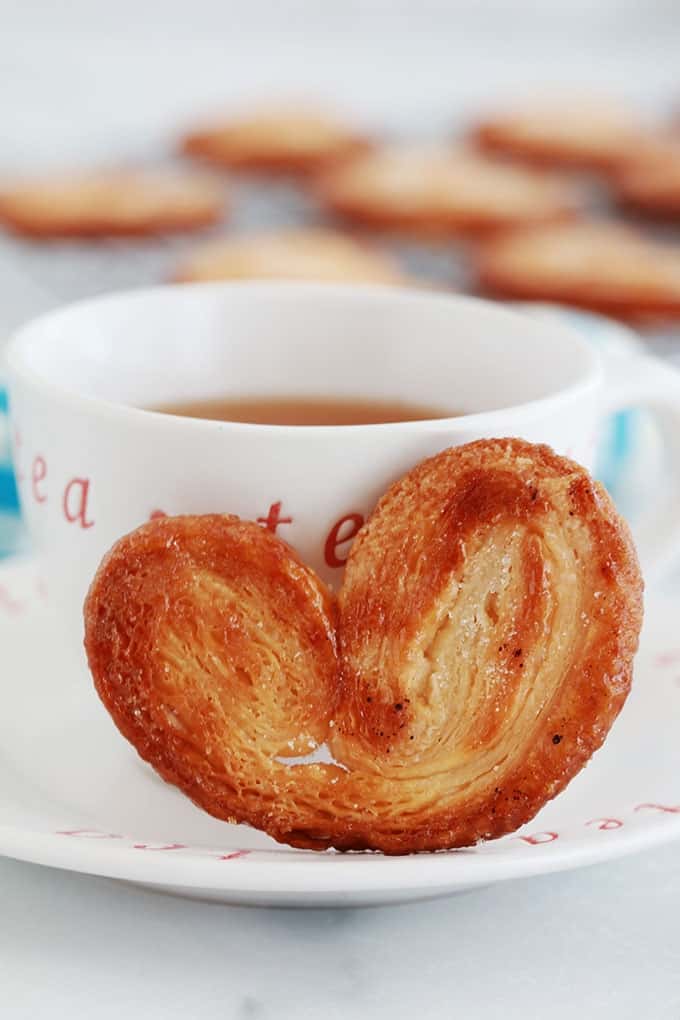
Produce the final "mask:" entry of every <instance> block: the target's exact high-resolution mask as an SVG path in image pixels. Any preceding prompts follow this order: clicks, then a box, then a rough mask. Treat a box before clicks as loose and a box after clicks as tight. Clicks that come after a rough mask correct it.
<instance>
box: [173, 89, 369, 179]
mask: <svg viewBox="0 0 680 1020" xmlns="http://www.w3.org/2000/svg"><path fill="white" fill-rule="evenodd" d="M369 144H370V143H369V140H368V138H366V137H365V136H364V135H362V134H361V133H360V132H358V131H356V130H355V129H354V128H352V127H351V126H350V125H348V124H346V123H345V122H344V121H343V120H342V119H340V117H338V116H337V115H335V114H334V113H332V112H329V111H323V110H317V109H313V108H310V107H306V106H304V105H298V106H294V105H291V106H280V107H274V106H272V107H265V108H259V109H254V110H253V111H252V112H251V113H244V114H241V115H235V116H233V117H225V118H224V119H222V120H218V121H216V122H214V123H212V124H207V125H206V126H205V127H204V128H203V129H199V130H197V131H194V132H191V133H190V134H188V135H186V137H185V138H184V139H183V141H182V151H183V152H185V153H188V154H189V155H191V156H200V157H201V158H203V159H207V160H209V161H210V162H212V163H217V164H219V165H221V166H226V167H234V168H237V169H243V170H260V171H267V172H270V173H284V174H309V173H316V172H317V171H319V170H320V169H322V168H323V167H326V166H328V165H332V164H334V163H336V162H338V161H339V160H343V159H345V158H346V157H347V156H349V155H353V154H355V153H357V152H360V151H362V150H363V149H366V148H367V147H368V146H369Z"/></svg>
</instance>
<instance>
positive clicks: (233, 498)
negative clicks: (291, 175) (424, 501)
mask: <svg viewBox="0 0 680 1020" xmlns="http://www.w3.org/2000/svg"><path fill="white" fill-rule="evenodd" d="M8 364H9V373H10V374H9V379H10V409H11V416H12V422H13V433H14V455H15V462H16V467H17V473H18V479H19V489H20V493H21V500H22V504H23V509H24V513H25V516H26V520H27V522H28V527H29V531H30V534H31V536H32V538H33V542H34V546H35V548H36V549H37V551H38V552H39V554H40V555H41V556H42V557H43V560H44V569H45V572H46V578H47V583H48V591H49V593H50V597H51V599H52V601H53V602H54V604H55V605H56V606H58V607H59V610H60V611H61V612H63V613H64V614H65V615H66V616H67V617H68V618H69V620H70V623H71V625H72V626H73V627H74V628H78V630H79V631H80V630H81V629H82V627H81V623H80V613H81V607H82V602H83V598H84V596H85V593H86V591H87V588H88V586H89V584H90V581H91V579H92V576H93V574H94V572H95V570H96V568H97V565H98V564H99V561H100V560H101V558H102V556H103V555H104V553H105V552H106V551H107V549H108V548H109V547H110V546H111V545H112V543H113V542H115V541H116V539H118V538H119V537H120V536H121V535H123V534H125V533H126V532H128V531H130V530H132V529H133V528H135V527H137V525H139V524H141V523H142V522H144V521H146V520H148V519H149V518H150V517H151V516H152V515H153V514H154V513H158V512H164V513H167V514H181V513H207V512H225V513H226V512H229V513H234V514H238V515H240V516H241V517H244V518H249V519H257V520H260V521H261V522H262V524H263V526H265V527H269V528H271V529H272V530H276V533H277V534H278V535H280V536H281V537H282V538H284V539H286V540H287V541H288V542H290V543H291V544H292V545H293V546H295V547H296V548H297V549H298V550H299V552H300V553H301V555H302V557H303V558H304V559H305V560H306V562H308V563H309V564H310V565H311V566H312V567H314V568H315V569H316V570H317V571H318V572H319V574H320V575H321V576H322V577H323V578H324V579H325V580H326V581H329V582H330V583H331V584H334V585H337V584H338V583H339V581H340V579H341V575H342V567H343V564H344V562H345V560H346V557H347V553H348V550H349V547H350V544H351V540H352V538H353V536H354V535H355V534H356V531H357V530H358V527H359V525H360V524H361V522H362V521H363V519H364V518H365V517H366V515H367V514H368V513H369V512H370V511H371V509H372V507H373V506H374V504H375V502H376V500H377V499H378V497H379V496H380V495H381V493H383V492H384V490H385V489H386V487H387V486H388V485H389V484H390V482H392V481H393V480H394V479H395V478H397V477H399V476H400V475H401V474H403V473H404V472H405V471H407V470H408V469H409V468H411V467H412V466H413V465H414V464H416V463H417V462H418V461H419V460H421V459H422V458H423V457H426V456H428V455H430V454H433V453H436V452H437V451H439V450H442V449H444V448H446V447H448V446H452V445H456V444H460V443H466V442H468V441H469V440H472V439H479V438H482V437H491V436H510V435H512V436H521V437H523V438H525V439H528V440H531V441H534V442H539V441H540V442H545V443H548V444H550V445H551V446H552V447H554V449H555V450H557V451H558V452H559V453H564V454H568V455H569V456H571V457H573V458H575V459H576V460H578V461H580V462H581V463H583V464H585V465H586V466H587V467H591V468H592V461H593V455H594V448H595V438H596V435H597V430H598V423H599V422H600V421H601V418H602V415H603V414H605V413H610V412H612V411H613V410H616V409H620V408H622V407H624V406H630V405H633V404H646V405H653V406H654V407H656V408H657V409H658V410H659V411H660V412H661V417H662V422H663V424H664V425H665V426H666V431H667V434H668V438H669V442H670V443H672V444H674V445H673V446H672V452H673V456H674V461H673V472H674V474H673V485H674V491H673V493H672V494H671V500H670V501H666V504H667V505H665V506H664V507H662V508H661V509H660V510H659V511H658V512H656V513H655V515H654V520H653V521H648V522H647V528H646V533H645V534H644V535H642V536H641V541H642V551H643V558H644V560H645V561H646V562H647V564H648V565H649V564H657V563H659V562H664V561H665V560H666V559H667V558H668V556H669V555H670V554H671V553H673V554H674V553H675V552H676V551H677V550H678V548H679V547H680V534H679V531H680V521H678V519H677V518H678V514H677V509H678V501H677V495H676V494H677V491H678V485H677V483H678V477H679V471H680V449H679V443H680V440H679V439H678V437H680V376H678V375H676V374H675V373H673V372H672V371H671V370H670V369H667V368H666V367H665V366H663V365H662V364H661V363H659V362H657V361H655V360H653V359H651V358H644V357H640V356H637V355H636V356H634V357H633V358H625V359H622V361H621V364H620V365H619V367H618V370H617V372H616V373H615V375H616V378H610V377H609V376H610V375H611V373H607V372H605V371H603V368H602V365H601V363H600V361H599V358H598V356H597V355H596V354H595V352H594V351H593V350H592V349H591V348H590V347H589V346H588V345H587V344H586V343H585V342H584V341H583V340H582V339H581V338H580V337H579V336H578V335H576V334H575V333H572V332H571V330H570V329H569V328H567V327H565V326H562V325H560V324H558V323H553V322H548V321H541V320H537V319H533V318H531V317H529V316H526V315H524V314H522V313H520V312H517V311H511V310H508V309H506V308H503V307H500V306H498V305H494V304H491V303H487V302H483V301H478V300H474V299H471V298H463V297H453V296H445V295H441V294H435V293H425V292H415V291H413V292H410V291H399V290H395V289H390V288H379V287H376V288H373V287H371V288H368V287H366V288H348V287H339V286H322V285H318V284H272V283H239V284H215V285H213V284H208V285H195V286H187V285H183V286H179V287H163V288H158V289H154V290H144V291H135V292H132V293H126V294H120V295H113V296H111V297H105V298H100V299H97V300H94V301H87V302H84V303H80V304H76V305H73V306H71V307H68V308H65V309H63V310H61V311H57V312H55V313H53V314H50V315H47V316H44V317H43V318H41V319H38V320H36V321H35V322H33V323H31V324H30V325H28V326H26V327H25V328H24V329H22V330H21V332H20V333H19V334H18V335H17V336H16V337H15V338H14V340H13V342H12V343H11V345H10V348H9V353H8ZM226 395H229V396H237V395H241V396H248V397H251V396H255V395H261V396H277V395H278V396H303V395H308V396H313V397H319V396H326V395H327V396H331V397H339V396H340V397H347V398H349V397H354V398H378V399H381V400H397V401H408V402H411V403H417V404H422V405H429V406H432V407H442V408H450V409H452V411H455V412H463V414H462V416H458V417H450V418H444V419H440V420H432V421H411V422H403V423H397V424H386V425H358V426H338V427H333V426H331V427H329V426H302V427H295V426H292V427H291V426H276V425H248V424H238V423H225V422H213V421H205V420H196V419H192V418H185V417H173V416H170V415H165V414H160V413H156V412H153V411H149V410H146V408H149V407H154V406H159V405H161V406H162V405H164V404H171V403H173V402H180V401H190V400H197V399H209V398H214V397H220V396H226Z"/></svg>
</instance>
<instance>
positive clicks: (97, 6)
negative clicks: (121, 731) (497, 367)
mask: <svg viewBox="0 0 680 1020" xmlns="http://www.w3.org/2000/svg"><path fill="white" fill-rule="evenodd" d="M570 83H571V84H572V85H573V84H578V85H579V86H581V87H584V86H588V85H590V86H595V87H599V88H601V89H604V90H608V91H611V92H614V93H618V94H621V95H624V96H628V97H630V98H631V99H634V100H636V101H638V102H639V103H640V104H642V105H643V106H646V107H648V108H649V109H651V110H653V111H659V112H661V111H665V110H669V109H671V108H672V107H673V106H676V107H677V108H680V5H679V4H678V2H677V0H648V2H644V0H639V2H633V0H622V2H616V0H604V2H599V3H598V2H597V0H564V2H559V3H557V2H552V3H551V2H543V3H538V2H534V3H529V2H524V0H523V2H517V3H512V2H507V3H503V2H501V0H495V2H491V0H482V2H477V3H473V2H472V0H470V2H468V3H442V2H440V3H436V2H433V0H420V2H417V0H411V2H407V0H401V2H393V3H389V2H386V0H385V2H375V0H374V2H364V3H360V2H357V0H344V2H337V3H336V2H333V3H326V2H321V0H318V2H316V3H312V2H306V3H302V2H298V3H294V2H291V0H282V2H278V3H273V2H269V3H265V2H263V0H251V2H234V0H222V2H217V0H215V2H208V0H191V2H190V0H184V2H181V3H180V2H178V0H166V2H161V0H156V2H153V3H144V2H142V0H137V2H133V0H116V2H115V3H114V2H111V3H107V4H102V3H95V2H87V0H77V2H71V3H69V2H68V0H61V2H59V3H55V2H53V0H45V2H43V3H38V2H37V0H23V2H22V0H1V2H0V175H1V174H2V173H3V172H9V171H11V170H13V169H15V168H16V167H23V168H28V169H31V170H35V171H40V170H41V169H44V167H45V166H47V165H50V164H55V165H56V164H66V163H68V162H72V161H74V160H76V159H80V158H83V157H92V158H97V159H98V158H109V157H110V155H111V152H112V151H115V152H116V153H117V154H121V153H125V154H127V153H130V154H140V155H142V156H143V155H144V154H145V153H146V152H156V151H158V148H159V146H162V145H163V144H165V143H166V142H167V143H170V142H171V141H172V139H173V138H174V137H175V134H176V132H177V130H178V127H180V126H181V125H182V123H183V122H185V121H189V120H191V118H192V117H194V116H195V115H196V113H197V112H198V113H201V112H203V111H205V112H209V111H210V110H212V109H216V108H220V107H224V106H229V105H232V106H233V105H239V104H240V103H243V102H246V101H247V100H249V99H250V98H252V97H254V96H255V97H256V96H263V97H267V96H269V95H270V94H271V93H272V92H275V93H277V94H284V95H297V94H306V95H309V94H311V95H315V96H324V97H328V98H332V99H334V100H335V101H336V102H337V103H339V104H341V105H343V106H345V107H347V108H348V110H355V111H358V110H361V111H364V112H365V115H366V117H367V118H368V119H369V120H372V121H375V122H376V123H380V124H385V125H386V126H387V128H388V129H390V130H394V131H399V132H410V133H413V134H428V133H433V132H434V131H438V130H441V129H443V128H448V126H449V125H451V126H453V125H455V124H460V123H461V122H463V121H464V119H465V118H466V116H468V115H469V114H470V112H471V111H474V110H475V109H477V108H481V107H483V106H485V105H488V104H492V102H493V101H494V100H497V99H498V97H501V98H502V97H504V96H508V95H509V96H512V95H514V94H516V93H518V92H526V91H529V92H530V91H532V90H533V91H535V90H536V89H541V88H543V87H545V86H548V85H552V86H556V85H568V84H570ZM3 273H4V275H3ZM35 297H36V296H35V294H34V293H33V292H32V290H31V288H30V287H29V286H28V285H26V286H25V287H23V289H22V285H21V280H20V279H18V278H17V276H16V274H14V273H13V271H12V267H11V266H9V265H7V264H5V265H4V267H3V264H2V263H1V262H0V322H9V321H10V320H11V321H13V320H14V319H15V318H17V317H23V316H25V315H26V314H28V313H29V312H30V311H31V310H33V307H34V299H35ZM423 867H427V863H426V861H424V862H423ZM0 902H1V904H2V906H1V913H0V1017H2V1020H5V1018H8V1020H9V1018H31V1020H34V1018H43V1017H45V1018H47V1017H50V1018H52V1017H54V1018H61V1017H69V1018H88V1020H90V1018H94V1017H102V1018H104V1017H132V1018H136V1017H140V1018H141V1017H144V1018H156V1017H159V1018H160V1017H163V1018H174V1017H191V1018H193V1017H200V1018H205V1020H212V1018H218V1017H219V1018H225V1020H229V1018H232V1017H233V1018H243V1020H247V1018H253V1020H270V1018H276V1020H287V1018H293V1017H294V1018H296V1020H305V1018H307V1017H310V1018H311V1017H319V1018H324V1017H328V1018H335V1017H338V1018H340V1017H342V1018H343V1020H344V1018H373V1017H385V1018H387V1017H390V1018H400V1017H409V1018H411V1017H413V1016H416V1017H423V1018H425V1017H427V1018H430V1017H432V1018H438V1017H442V1018H449V1017H459V1016H460V1017H470V1018H474V1020H485V1018H504V1020H506V1018H507V1020H514V1018H518V1020H519V1018H522V1020H526V1018H532V1020H533V1018H539V1017H550V1020H562V1018H567V1017H570V1018H571V1017H573V1016H575V1015H576V1016H581V1017H586V1018H589V1020H590V1018H600V1017H603V1018H604V1017H606V1018H609V1017H611V1018H614V1017H615V1018H617V1020H627V1018H630V1020H633V1018H635V1020H637V1018H639V1017H641V1016H645V1017H652V1018H654V1020H679V1018H680V947H679V945H678V936H677V929H678V917H679V916H680V861H679V854H678V850H677V849H676V848H673V847H670V848H666V849H664V850H660V851H654V852H650V853H649V854H647V855H645V856H643V857H640V858H638V859H632V860H629V861H621V862H616V863H612V864H610V865H606V866H601V867H598V868H594V869H590V870H588V871H583V872H576V873H573V874H569V875H561V876H553V877H549V878H541V879H536V880H532V881H522V882H516V883H512V884H509V885H506V886H502V887H496V888H491V889H488V890H482V891H479V892H474V893H470V894H468V895H465V896H462V897H459V898H455V899H452V900H446V901H441V902H438V903H430V904H423V905H416V906H410V907H402V908H387V909H380V910H377V909H376V910H368V911H365V912H361V911H335V912H331V911H313V912H309V913H295V912H291V911H264V910H247V909H229V908H224V907H215V906H209V905H205V904H197V903H190V902H184V901H181V900H174V899H170V898H164V897H161V896H158V895H155V894H152V893H147V892H143V891H139V890H136V889H133V888H131V887H122V886H116V885H114V884H113V883H108V882H105V881H101V880H96V879H89V878H84V877H78V876H74V875H67V874H61V873H58V872H52V871H49V870H46V869H38V868H35V867H32V866H29V865H25V864H18V863H15V862H9V861H3V862H0Z"/></svg>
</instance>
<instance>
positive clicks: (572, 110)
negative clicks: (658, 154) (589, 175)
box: [473, 96, 644, 171]
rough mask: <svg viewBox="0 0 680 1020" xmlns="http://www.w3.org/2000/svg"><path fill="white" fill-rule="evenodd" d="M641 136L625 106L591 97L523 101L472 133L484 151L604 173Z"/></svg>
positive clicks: (626, 155) (492, 118)
mask: <svg viewBox="0 0 680 1020" xmlns="http://www.w3.org/2000/svg"><path fill="white" fill-rule="evenodd" d="M643 134H644V131H643V127H642V125H641V123H640V122H639V121H638V119H637V118H636V117H635V115H634V113H632V112H631V111H630V110H629V109H628V108H626V107H625V106H622V105H619V104H617V103H614V102H608V101H606V100H603V99H598V98H597V97H593V96H590V97H578V96H571V97H569V96H567V97H554V98H553V99H545V100H542V101H539V102H533V103H532V102H527V103H525V104H523V105H521V106H518V107H517V108H516V109H514V110H508V111H505V112H501V113H499V114H497V115H496V116H492V117H488V118H487V119H486V120H483V121H482V122H481V123H480V124H479V125H478V126H477V128H476V129H475V130H474V132H473V136H474V139H475V141H476V142H477V144H478V145H479V146H480V148H482V149H485V150H486V151H488V152H496V153H499V154H503V155H508V156H513V157H516V158H518V159H522V160H526V161H528V162H530V163H539V164H543V165H545V166H561V167H570V168H575V169H586V170H605V171H607V170H610V169H612V168H615V167H616V166H618V165H619V163H620V162H621V161H622V160H625V159H626V158H627V157H628V156H629V155H630V154H631V152H633V151H634V150H635V148H636V146H637V145H638V144H639V142H640V139H641V137H642V136H643Z"/></svg>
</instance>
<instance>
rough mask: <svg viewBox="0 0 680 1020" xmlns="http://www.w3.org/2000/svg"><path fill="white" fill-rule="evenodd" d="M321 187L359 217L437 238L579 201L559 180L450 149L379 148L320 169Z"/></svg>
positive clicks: (513, 222)
mask: <svg viewBox="0 0 680 1020" xmlns="http://www.w3.org/2000/svg"><path fill="white" fill-rule="evenodd" d="M317 193H318V195H319V197H320V199H321V201H322V202H323V203H324V204H325V205H326V206H327V208H329V209H330V210H332V211H333V212H334V213H336V214H337V215H339V216H341V217H343V218H345V219H347V220H349V221H351V222H353V223H359V224H363V225H365V226H369V227H373V228H378V229H386V230H395V231H397V232H402V233H406V234H412V235H416V236H433V237H450V236H456V235H461V234H462V235H466V234H469V235H473V236H474V235H476V234H480V233H481V234H483V233H486V232H489V231H495V230H501V229H505V228H508V227H516V226H518V225H523V224H526V223H541V222H545V221H554V220H563V219H565V218H571V217H573V216H574V215H575V214H577V212H578V210H579V207H580V198H579V195H578V193H577V192H575V191H574V189H573V186H572V185H571V184H570V183H568V182H565V181H563V180H561V179H559V178H555V177H552V176H549V175H548V174H546V173H545V172H542V171H536V170H528V169H525V168H524V167H518V166H510V165H508V164H504V163H500V162H498V161H494V160H490V159H487V158H486V157H485V156H480V155H479V154H477V153H474V152H470V151H467V150H465V149H461V150H455V149H447V148H444V147H411V146H402V147H386V148H381V149H376V150H374V151H372V152H369V153H366V154H365V155H363V156H358V157H356V158H355V159H352V160H350V161H348V162H347V163H345V164H344V165H343V166H341V167H338V168H336V169H335V170H331V171H329V172H327V173H326V174H324V175H322V176H321V177H320V178H319V180H318V182H317Z"/></svg>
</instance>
